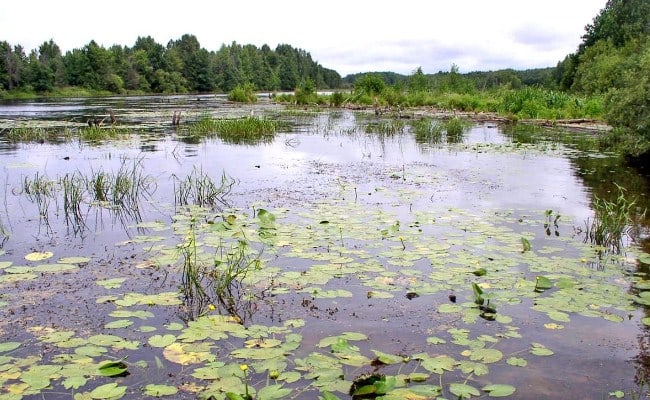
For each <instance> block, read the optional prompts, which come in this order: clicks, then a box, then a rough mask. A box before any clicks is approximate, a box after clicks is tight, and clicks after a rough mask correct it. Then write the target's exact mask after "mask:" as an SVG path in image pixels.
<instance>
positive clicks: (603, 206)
mask: <svg viewBox="0 0 650 400" xmlns="http://www.w3.org/2000/svg"><path fill="white" fill-rule="evenodd" d="M616 187H617V189H618V195H617V196H616V197H615V198H614V199H613V200H607V199H603V198H599V197H597V196H594V201H593V208H594V217H593V219H587V221H586V222H585V242H590V243H592V244H594V245H597V246H601V247H603V248H605V249H607V250H608V251H612V252H614V253H616V254H618V253H620V252H621V250H622V249H623V246H624V243H623V239H624V238H625V237H627V236H629V232H630V229H631V225H632V222H633V217H634V215H635V212H636V209H637V206H636V199H629V198H628V197H627V196H626V194H625V189H623V188H622V187H620V186H618V185H616ZM645 212H646V211H645V210H643V211H642V212H641V213H640V214H641V216H642V217H644V216H645Z"/></svg>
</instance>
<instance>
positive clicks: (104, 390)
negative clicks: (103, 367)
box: [90, 383, 126, 400]
mask: <svg viewBox="0 0 650 400" xmlns="http://www.w3.org/2000/svg"><path fill="white" fill-rule="evenodd" d="M124 393H126V386H118V385H117V383H107V384H106V385H101V386H98V387H96V388H95V389H93V391H92V392H90V397H91V398H92V399H97V400H101V399H120V398H122V396H124Z"/></svg>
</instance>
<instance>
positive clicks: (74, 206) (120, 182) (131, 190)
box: [14, 157, 156, 233]
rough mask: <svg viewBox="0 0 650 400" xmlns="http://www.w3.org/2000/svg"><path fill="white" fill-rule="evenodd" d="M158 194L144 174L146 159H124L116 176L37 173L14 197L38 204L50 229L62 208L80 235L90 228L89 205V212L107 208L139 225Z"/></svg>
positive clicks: (23, 182)
mask: <svg viewBox="0 0 650 400" xmlns="http://www.w3.org/2000/svg"><path fill="white" fill-rule="evenodd" d="M155 190H156V187H155V180H154V179H153V177H152V176H151V175H145V174H144V170H143V166H142V159H141V158H136V159H134V160H129V159H127V158H126V157H123V158H122V159H121V164H120V167H119V169H118V170H117V171H116V172H115V173H110V172H105V171H102V170H100V171H92V172H91V174H90V176H84V175H83V174H82V173H81V172H79V171H77V172H74V173H67V174H65V175H64V176H62V177H57V178H56V179H49V178H47V177H46V176H43V175H42V174H40V173H39V172H37V173H36V174H35V176H34V178H33V179H32V178H29V177H24V178H23V181H22V188H21V190H20V191H16V192H14V194H16V195H25V196H26V198H27V199H28V200H29V201H30V202H32V203H34V204H36V206H37V208H38V211H39V216H40V218H41V219H42V220H43V221H44V222H45V224H46V226H47V225H48V224H49V218H50V214H51V213H55V214H57V215H58V213H59V211H60V207H62V208H63V214H64V218H65V222H66V224H67V225H68V226H72V228H73V231H74V232H75V233H79V232H81V231H83V230H84V228H85V227H86V224H85V219H86V213H84V212H83V211H82V209H81V205H82V204H87V205H88V208H92V207H100V208H106V209H109V210H111V211H112V212H114V213H115V214H116V215H117V216H120V217H124V216H126V217H128V218H129V219H132V220H135V221H139V219H140V211H139V208H140V202H141V201H142V200H143V199H147V198H148V197H149V196H151V195H152V194H153V193H154V192H155Z"/></svg>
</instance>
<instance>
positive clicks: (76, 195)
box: [60, 173, 85, 231]
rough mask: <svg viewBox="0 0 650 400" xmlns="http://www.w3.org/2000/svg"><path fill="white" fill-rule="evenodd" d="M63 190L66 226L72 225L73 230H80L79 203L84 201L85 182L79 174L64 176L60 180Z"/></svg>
mask: <svg viewBox="0 0 650 400" xmlns="http://www.w3.org/2000/svg"><path fill="white" fill-rule="evenodd" d="M60 184H61V187H62V189H63V212H64V214H65V221H66V224H68V225H72V226H73V228H74V229H75V230H77V231H78V230H81V229H82V228H83V227H84V225H85V223H84V216H83V213H82V211H81V203H82V201H83V200H84V194H85V190H84V189H85V181H84V179H83V177H82V176H81V175H80V174H79V173H73V174H65V176H63V178H61V180H60Z"/></svg>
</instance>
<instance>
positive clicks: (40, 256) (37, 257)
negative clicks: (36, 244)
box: [25, 251, 54, 261]
mask: <svg viewBox="0 0 650 400" xmlns="http://www.w3.org/2000/svg"><path fill="white" fill-rule="evenodd" d="M52 256H54V253H52V252H51V251H43V252H40V251H35V252H33V253H29V254H27V255H25V260H27V261H43V260H47V259H48V258H51V257H52Z"/></svg>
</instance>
